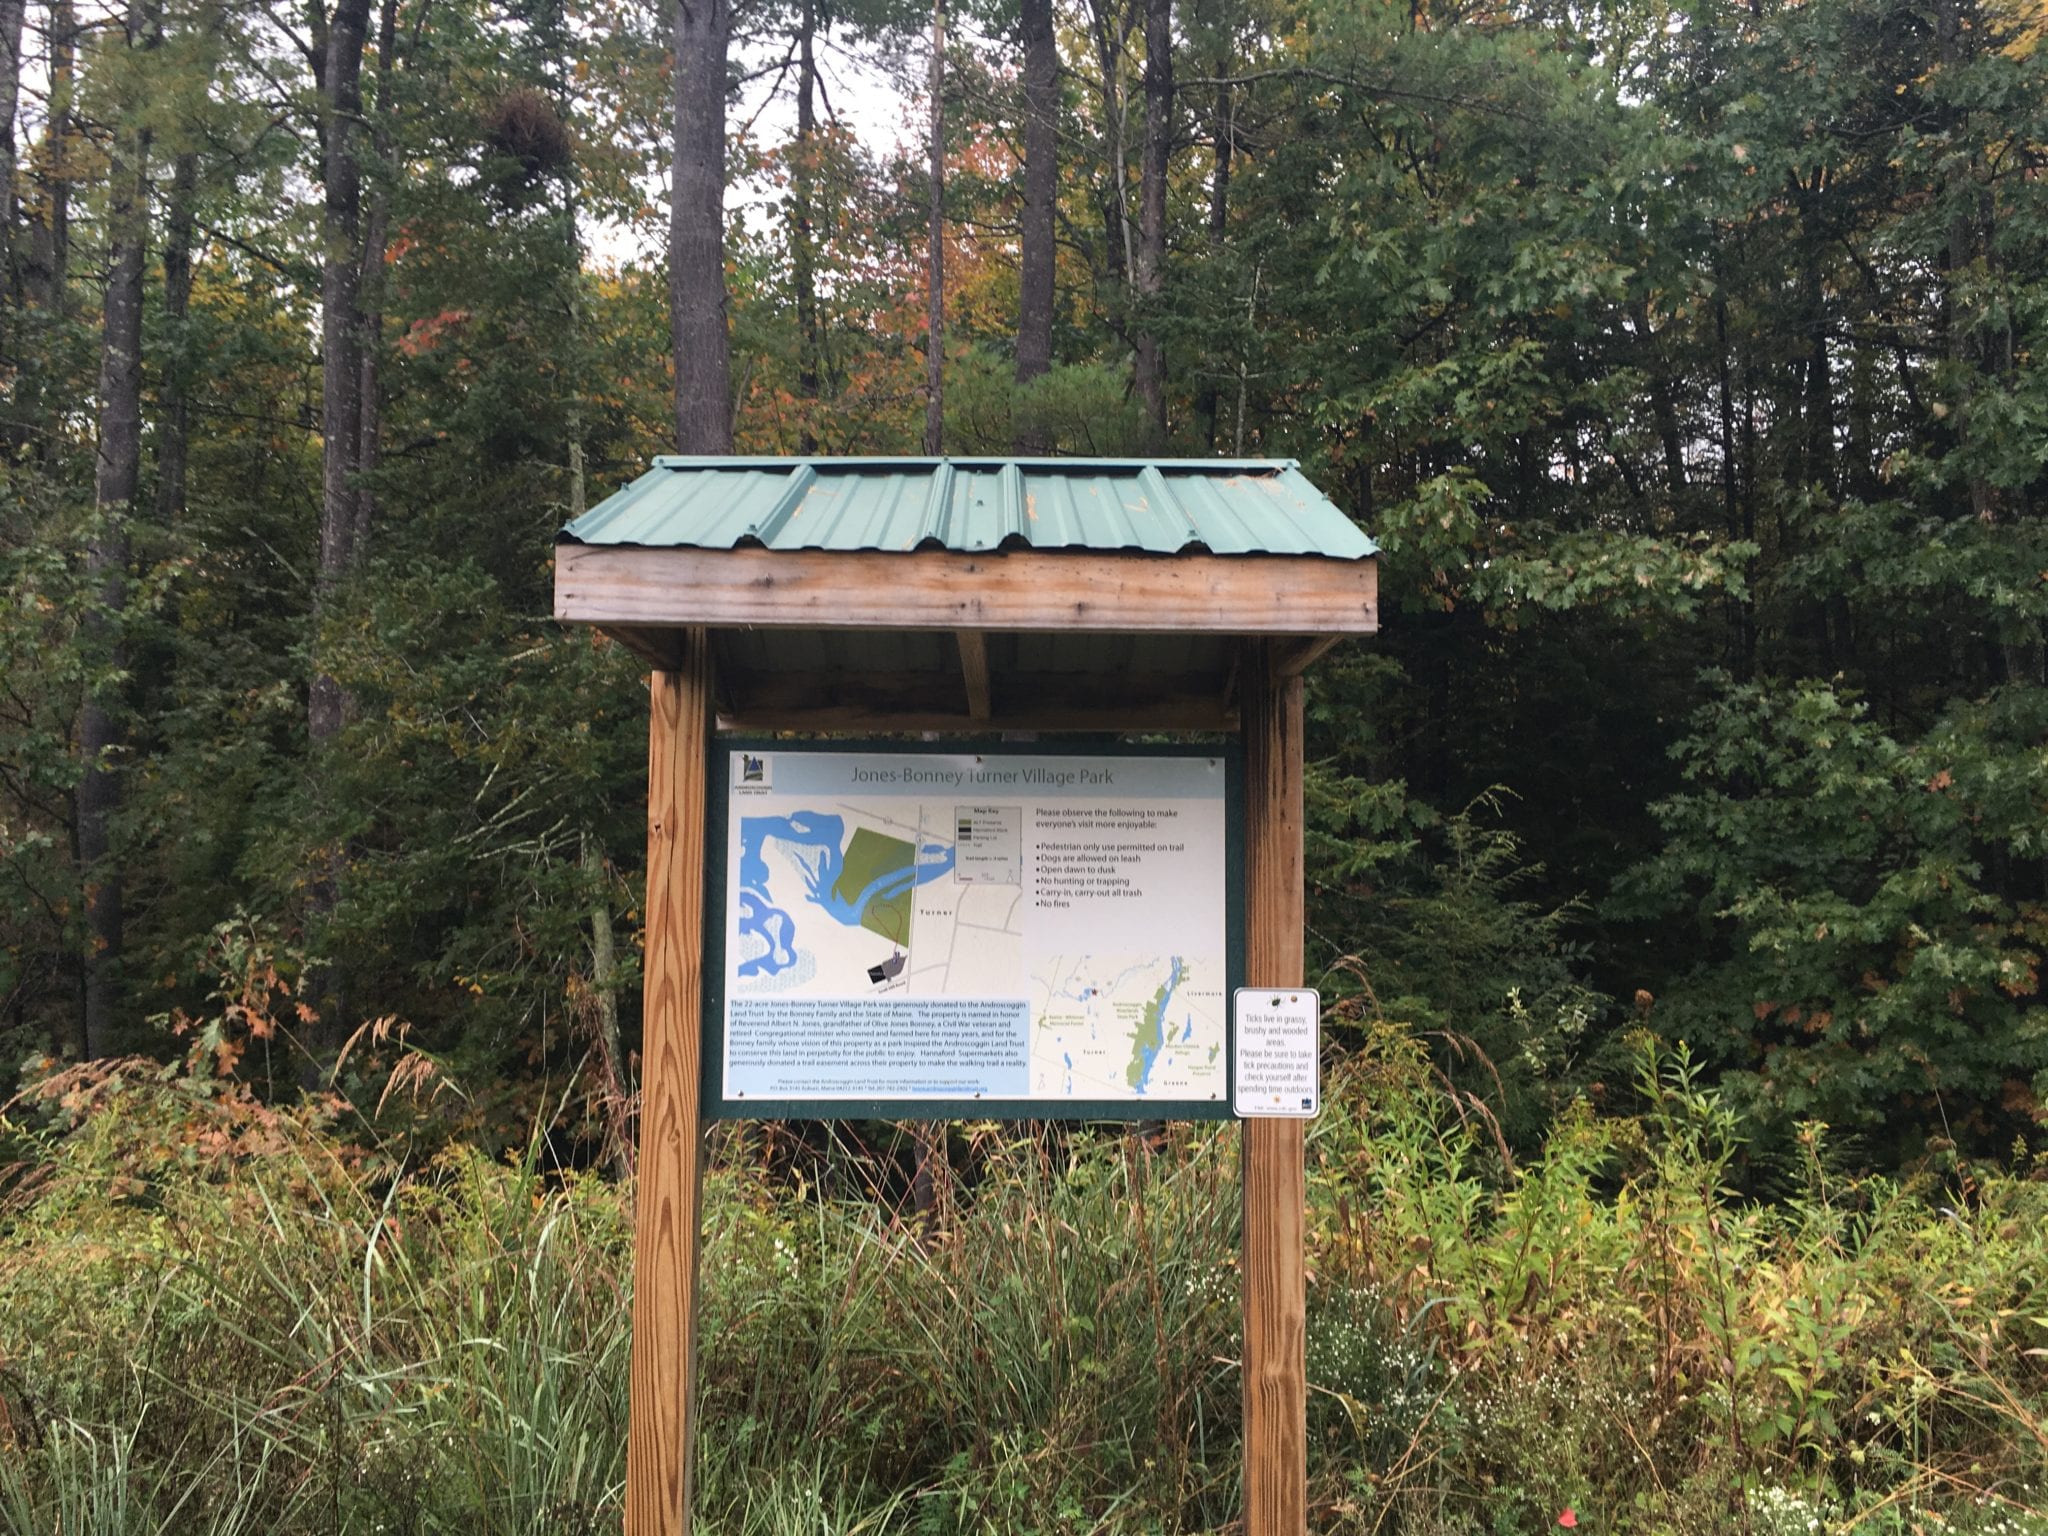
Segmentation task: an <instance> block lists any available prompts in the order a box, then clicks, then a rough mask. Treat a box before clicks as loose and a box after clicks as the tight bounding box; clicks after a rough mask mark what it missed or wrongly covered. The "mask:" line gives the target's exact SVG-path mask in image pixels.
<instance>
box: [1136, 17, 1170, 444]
mask: <svg viewBox="0 0 2048 1536" xmlns="http://www.w3.org/2000/svg"><path fill="white" fill-rule="evenodd" d="M1172 134H1173V0H1145V153H1144V161H1143V166H1142V170H1141V172H1140V181H1139V185H1138V266H1137V289H1138V347H1137V352H1138V363H1137V379H1138V400H1139V403H1140V404H1141V405H1142V406H1143V407H1144V411H1145V419H1146V421H1147V423H1148V424H1149V425H1150V427H1151V429H1152V433H1153V436H1154V437H1155V438H1156V439H1158V440H1159V441H1160V442H1162V443H1163V442H1164V441H1165V440H1166V356H1165V353H1164V351H1163V349H1162V348H1161V346H1160V344H1159V293H1160V288H1161V286H1162V283H1163V281H1164V277H1165V271H1166V161H1167V151H1168V150H1169V149H1171V148H1172V144H1171V138H1172Z"/></svg>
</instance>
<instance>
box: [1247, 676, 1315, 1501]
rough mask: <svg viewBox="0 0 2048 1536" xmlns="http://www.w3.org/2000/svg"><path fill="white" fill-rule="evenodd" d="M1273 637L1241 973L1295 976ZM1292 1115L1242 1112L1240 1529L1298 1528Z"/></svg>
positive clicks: (1261, 691)
mask: <svg viewBox="0 0 2048 1536" xmlns="http://www.w3.org/2000/svg"><path fill="white" fill-rule="evenodd" d="M1276 659H1277V658H1276V657H1275V656H1274V654H1273V651H1272V648H1271V646H1269V645H1267V644H1263V643H1261V644H1254V645H1252V646H1249V647H1247V654H1246V657H1245V665H1244V667H1243V669H1242V671H1241V673H1240V676H1241V678H1242V684H1241V686H1242V693H1243V705H1244V714H1243V722H1244V724H1243V729H1244V747H1245V753H1244V776H1245V884H1246V887H1247V889H1246V893H1245V895H1246V902H1245V906H1246V935H1245V939H1246V942H1245V984H1246V985H1247V986H1253V987H1298V986H1300V985H1301V981H1302V926H1303V923H1304V921H1305V919H1306V912H1305V910H1304V905H1303V894H1302V852H1301V837H1302V833H1301V817H1302V809H1301V773H1302V768H1301V755H1302V718H1301V686H1302V685H1301V678H1300V676H1299V674H1296V675H1293V676H1277V675H1276V674H1275V668H1274V663H1275V660H1276ZM1302 1132H1303V1125H1302V1122H1301V1121H1299V1120H1247V1121H1245V1122H1244V1528H1245V1532H1246V1536H1303V1533H1305V1532H1306V1531H1307V1529H1308V1365H1307V1359H1306V1353H1305V1351H1306V1346H1307V1310H1308V1293H1307V1290H1306V1287H1305V1283H1304V1280H1303V1275H1302V1205H1303V1199H1304V1175H1305V1166H1304V1160H1303V1152H1302Z"/></svg>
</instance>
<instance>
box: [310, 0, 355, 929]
mask: <svg viewBox="0 0 2048 1536" xmlns="http://www.w3.org/2000/svg"><path fill="white" fill-rule="evenodd" d="M369 19H370V0H337V3H336V5H335V7H334V10H333V13H332V14H331V15H330V17H329V18H328V25H327V49H326V60H325V67H324V68H323V70H322V72H321V97H322V100H321V113H320V118H321V127H322V139H323V146H322V147H323V151H324V165H323V167H322V173H323V177H324V180H325V181H326V203H325V212H324V215H323V219H322V228H321V235H322V242H323V245H322V253H321V267H320V350H321V368H320V389H321V399H320V431H321V448H320V567H319V571H318V574H317V577H316V579H315V582H314V589H313V631H314V633H313V656H314V668H313V673H314V675H313V688H312V697H311V699H310V701H309V703H308V707H307V725H308V729H309V733H310V735H311V738H312V742H313V745H314V746H315V747H316V748H317V747H319V746H321V745H323V744H324V743H326V742H327V741H328V740H330V739H331V738H332V737H334V736H335V735H336V734H337V733H338V732H339V731H340V730H341V726H342V720H343V715H344V711H345V706H346V700H345V699H344V697H343V695H342V689H341V685H340V684H339V683H338V682H336V681H335V680H334V678H333V677H331V676H330V675H329V674H328V673H327V670H326V668H325V667H324V666H322V665H321V663H320V659H319V658H320V654H321V649H322V647H321V644H320V634H319V630H320V624H321V621H322V620H323V618H324V617H325V616H326V612H327V609H328V607H329V606H330V604H331V603H332V601H333V597H334V592H335V589H336V588H337V587H338V586H339V585H340V584H341V581H342V578H343V577H345V576H346V575H347V574H348V571H349V568H350V566H351V565H352V564H353V563H354V557H355V531H356V481H355V477H356V471H357V468H358V465H359V463H360V456H361V438H362V386H363V380H362V345H361V342H362V331H361V326H362V316H361V315H360V313H359V312H358V308H357V298H358V296H359V294H360V292H361V286H362V270H363V267H362V249H361V245H360V243H359V242H360V237H361V233H362V167H361V166H360V165H358V164H357V162H356V154H355V145H356V131H357V125H358V123H359V121H360V119H361V117H362V113H363V93H362V68H363V43H364V34H365V32H366V31H367V30H368V27H369ZM330 896H331V893H330Z"/></svg>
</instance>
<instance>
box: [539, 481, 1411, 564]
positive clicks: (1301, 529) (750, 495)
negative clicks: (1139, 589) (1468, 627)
mask: <svg viewBox="0 0 2048 1536" xmlns="http://www.w3.org/2000/svg"><path fill="white" fill-rule="evenodd" d="M561 538H562V539H563V541H565V542H569V543H576V544H628V545H639V546H642V547H645V548H675V547H679V546H680V547H684V548H691V549H734V548H737V547H739V546H741V545H760V546H763V547H766V548H768V549H782V550H791V549H826V550H910V549H921V548H931V547H937V548H943V549H949V550H953V551H956V552H958V553H962V554H979V553H986V552H988V551H991V550H997V549H1002V548H1005V547H1026V548H1031V549H1088V550H1138V551H1144V552H1147V553H1151V554H1162V555H1170V554H1180V553H1182V552H1183V551H1189V550H1206V551H1208V552H1209V553H1211V554H1217V555H1255V554H1256V555H1323V556H1327V557H1329V558H1332V559H1338V560H1362V559H1364V558H1366V557H1367V556H1369V555H1372V554H1375V553H1377V551H1378V547H1379V546H1377V545H1376V544H1374V543H1373V541H1372V540H1371V539H1370V538H1368V537H1367V536H1366V535H1365V534H1364V533H1363V532H1361V531H1360V529H1359V528H1358V526H1357V524H1355V523H1353V522H1352V521H1351V519H1350V518H1348V517H1346V516H1345V515H1344V513H1343V512H1342V511H1341V510H1340V509H1339V508H1338V507H1337V506H1336V504H1335V503H1333V502H1332V501H1331V500H1330V499H1329V498H1328V497H1327V496H1325V495H1323V493H1322V492H1321V491H1319V490H1317V489H1316V488H1315V486H1314V485H1313V484H1312V483H1311V482H1310V480H1309V479H1308V477H1307V476H1306V475H1304V474H1302V472H1301V469H1300V467H1299V466H1298V465H1297V463H1296V462H1295V461H1294V460H1292V459H753V458H659V459H656V460H655V461H654V467H653V468H652V469H650V470H649V471H648V472H647V473H646V474H644V475H642V476H641V477H640V478H639V479H638V480H635V481H634V482H633V483H632V484H631V485H629V486H627V487H625V488H624V489H623V490H621V491H619V492H618V493H617V494H616V495H613V496H610V497H607V498H606V499H605V500H603V501H601V502H599V503H598V504H597V505H596V506H595V507H592V508H591V509H590V510H589V511H588V512H586V513H584V515H583V516H581V517H579V518H577V519H576V521H575V522H573V523H571V524H569V526H568V527H566V528H564V529H563V530H562V532H561Z"/></svg>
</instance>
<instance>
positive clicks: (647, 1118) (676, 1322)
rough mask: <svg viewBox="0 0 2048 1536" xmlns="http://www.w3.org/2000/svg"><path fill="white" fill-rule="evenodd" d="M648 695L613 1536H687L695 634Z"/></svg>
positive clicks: (695, 1151)
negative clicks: (616, 1530) (620, 1494)
mask: <svg viewBox="0 0 2048 1536" xmlns="http://www.w3.org/2000/svg"><path fill="white" fill-rule="evenodd" d="M649 693H650V694H651V696H652V698H651V702H652V705H653V713H652V715H651V717H650V721H649V724H648V731H647V958H646V985H645V996H646V1004H645V1021H644V1024H643V1029H642V1041H641V1047H640V1079H641V1091H640V1161H639V1193H638V1208H637V1212H636V1216H635V1223H634V1233H633V1256H634V1277H633V1364H632V1377H631V1399H630V1409H629V1418H628V1422H627V1429H626V1530H625V1536H688V1532H689V1529H690V1472H691V1460H692V1458H691V1449H692V1444H693V1435H694V1431H695V1430H696V1427H697V1424H696V1416H695V1410H694V1406H693V1404H692V1401H691V1394H692V1387H693V1384H694V1382H695V1378H696V1367H697V1359H696V1357H697V1250H698V1239H699V1235H700V1232H701V1230H702V1227H701V1216H700V1214H699V1199H700V1196H701V1193H702V1189H703V1148H704V1142H703V1135H702V1130H701V1127H700V1126H699V1124H698V1060H697V1057H698V1042H699V1040H700V1038H701V1036H700V1033H699V1025H700V1023H701V1019H700V1014H701V1013H702V1010H703V996H704V992H703V958H704V947H703V946H704V801H705V785H704V779H705V766H706V752H707V750H708V747H709V743H710V733H711V722H712V698H711V663H710V646H709V643H708V640H707V637H706V635H705V632H704V631H703V630H701V629H692V630H688V631H686V632H685V633H684V634H683V637H682V645H681V655H680V657H679V658H678V665H677V667H676V669H675V670H674V671H669V672H656V673H654V674H653V677H652V679H651V681H650V686H649Z"/></svg>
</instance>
